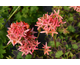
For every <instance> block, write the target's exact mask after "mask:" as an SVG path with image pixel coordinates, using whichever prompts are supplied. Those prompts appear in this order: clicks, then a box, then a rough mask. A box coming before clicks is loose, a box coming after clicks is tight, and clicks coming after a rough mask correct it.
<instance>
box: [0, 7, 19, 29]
mask: <svg viewBox="0 0 80 65" xmlns="http://www.w3.org/2000/svg"><path fill="white" fill-rule="evenodd" d="M19 7H20V6H18V7H17V8H16V10H15V11H14V12H13V13H12V14H11V15H10V16H9V18H8V19H7V20H6V22H5V23H4V26H5V25H6V23H7V22H8V20H9V19H10V18H11V17H12V16H13V15H14V14H15V13H16V11H17V10H18V8H19ZM4 26H3V27H2V28H4ZM2 28H1V29H2Z"/></svg>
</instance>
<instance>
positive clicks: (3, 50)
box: [0, 6, 80, 59]
mask: <svg viewBox="0 0 80 65" xmlns="http://www.w3.org/2000/svg"><path fill="white" fill-rule="evenodd" d="M17 7H18V6H0V59H14V58H15V59H31V58H32V59H38V58H39V59H46V58H47V59H80V12H76V11H74V10H73V8H69V6H53V7H52V11H53V10H56V11H57V10H58V9H60V15H61V16H62V17H63V21H66V24H64V25H63V27H60V28H58V33H59V34H58V35H56V42H57V43H56V46H57V49H55V47H54V46H55V45H54V41H53V40H52V37H50V36H47V35H46V34H40V36H39V38H38V41H39V42H41V45H39V46H38V47H39V48H41V47H42V44H44V43H45V41H47V42H48V46H51V47H52V51H51V52H50V55H49V56H46V55H44V54H43V51H41V50H36V51H34V53H33V55H30V54H28V55H26V56H25V55H24V56H21V54H22V52H19V51H17V46H18V45H16V46H15V47H13V46H12V44H9V45H7V42H8V40H9V39H8V38H7V37H6V35H7V28H8V27H9V26H10V24H11V23H13V22H16V21H18V22H20V21H24V22H26V23H28V24H29V25H30V26H31V27H34V30H35V31H37V27H35V26H34V25H35V24H36V22H37V18H39V17H42V16H43V14H45V13H47V12H45V11H44V10H43V7H42V6H20V7H19V8H18V10H17V11H16V12H15V14H14V15H13V16H12V17H11V18H10V19H9V20H8V18H9V17H10V16H11V15H12V13H13V12H14V11H15V10H16V8H17ZM50 13H51V12H49V14H50ZM35 36H37V34H35Z"/></svg>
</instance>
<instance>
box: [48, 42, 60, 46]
mask: <svg viewBox="0 0 80 65" xmlns="http://www.w3.org/2000/svg"><path fill="white" fill-rule="evenodd" d="M59 45H60V42H56V47H58V46H59ZM48 46H52V47H55V44H54V41H50V42H49V43H48Z"/></svg>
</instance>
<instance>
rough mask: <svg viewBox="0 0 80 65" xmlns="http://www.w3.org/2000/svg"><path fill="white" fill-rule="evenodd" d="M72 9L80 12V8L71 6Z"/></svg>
mask: <svg viewBox="0 0 80 65" xmlns="http://www.w3.org/2000/svg"><path fill="white" fill-rule="evenodd" d="M72 7H73V9H74V10H76V11H77V12H80V6H70V8H72Z"/></svg>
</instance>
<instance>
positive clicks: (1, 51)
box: [0, 43, 6, 59]
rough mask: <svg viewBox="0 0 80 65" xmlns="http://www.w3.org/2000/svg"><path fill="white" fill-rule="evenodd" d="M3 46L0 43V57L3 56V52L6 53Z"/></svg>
mask: <svg viewBox="0 0 80 65" xmlns="http://www.w3.org/2000/svg"><path fill="white" fill-rule="evenodd" d="M3 48H4V46H3V45H2V44H1V43H0V59H1V58H3V57H4V56H3V54H4V53H6V51H5V50H4V49H3Z"/></svg>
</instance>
